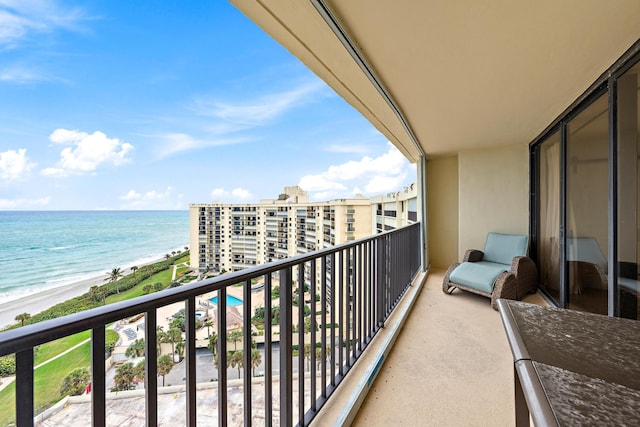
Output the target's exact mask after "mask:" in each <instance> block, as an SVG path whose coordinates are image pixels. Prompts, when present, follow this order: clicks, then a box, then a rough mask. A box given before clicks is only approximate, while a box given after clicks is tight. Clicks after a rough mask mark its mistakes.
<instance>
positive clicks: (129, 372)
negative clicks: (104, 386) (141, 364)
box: [112, 362, 136, 391]
mask: <svg viewBox="0 0 640 427" xmlns="http://www.w3.org/2000/svg"><path fill="white" fill-rule="evenodd" d="M135 376H136V374H135V367H134V366H133V363H131V362H127V363H124V364H122V365H120V366H119V367H118V369H116V375H115V376H114V378H113V381H114V383H115V386H114V387H113V389H112V390H113V391H121V390H131V389H132V388H133V387H134V382H135V381H134V379H135Z"/></svg>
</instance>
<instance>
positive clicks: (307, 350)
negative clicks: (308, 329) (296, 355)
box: [304, 343, 311, 369]
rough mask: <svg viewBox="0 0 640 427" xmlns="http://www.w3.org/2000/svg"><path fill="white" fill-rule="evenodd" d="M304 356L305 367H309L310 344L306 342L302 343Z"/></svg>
mask: <svg viewBox="0 0 640 427" xmlns="http://www.w3.org/2000/svg"><path fill="white" fill-rule="evenodd" d="M304 358H305V359H306V361H307V369H310V368H311V367H310V366H309V363H310V361H311V344H309V343H307V344H305V345H304Z"/></svg>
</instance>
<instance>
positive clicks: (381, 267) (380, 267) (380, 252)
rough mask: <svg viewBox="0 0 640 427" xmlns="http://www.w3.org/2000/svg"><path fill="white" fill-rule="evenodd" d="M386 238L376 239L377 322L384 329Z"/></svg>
mask: <svg viewBox="0 0 640 427" xmlns="http://www.w3.org/2000/svg"><path fill="white" fill-rule="evenodd" d="M385 250H386V245H385V238H384V236H383V237H380V238H378V239H376V258H377V260H376V261H377V262H376V270H377V274H376V321H377V327H378V328H383V327H384V289H385V283H386V279H385V263H386V259H385V256H384V255H385Z"/></svg>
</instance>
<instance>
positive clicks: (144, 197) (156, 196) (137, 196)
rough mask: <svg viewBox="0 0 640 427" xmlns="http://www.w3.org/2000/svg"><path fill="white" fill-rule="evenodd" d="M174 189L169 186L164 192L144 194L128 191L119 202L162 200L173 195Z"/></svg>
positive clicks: (154, 191)
mask: <svg viewBox="0 0 640 427" xmlns="http://www.w3.org/2000/svg"><path fill="white" fill-rule="evenodd" d="M173 191H174V188H173V187H171V186H169V187H167V189H166V190H164V191H156V190H151V191H147V192H146V193H144V194H142V193H138V192H137V191H136V190H129V192H128V193H127V194H125V195H124V196H121V197H120V199H121V200H140V201H145V202H146V201H153V200H163V199H167V198H169V197H171V195H172V194H173Z"/></svg>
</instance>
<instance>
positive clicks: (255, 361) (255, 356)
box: [251, 348, 262, 377]
mask: <svg viewBox="0 0 640 427" xmlns="http://www.w3.org/2000/svg"><path fill="white" fill-rule="evenodd" d="M261 363H262V353H261V352H260V350H258V349H257V348H252V349H251V368H252V370H253V376H254V377H255V376H256V368H257V367H258V366H260V364H261Z"/></svg>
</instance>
